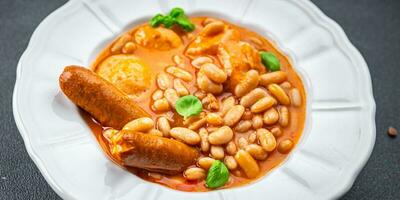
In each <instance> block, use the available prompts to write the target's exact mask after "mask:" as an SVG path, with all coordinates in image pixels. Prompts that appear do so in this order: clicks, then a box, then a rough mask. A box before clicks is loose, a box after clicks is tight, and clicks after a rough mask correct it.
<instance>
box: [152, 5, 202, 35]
mask: <svg viewBox="0 0 400 200" xmlns="http://www.w3.org/2000/svg"><path fill="white" fill-rule="evenodd" d="M149 24H150V25H151V26H152V27H158V26H159V25H161V24H163V25H164V27H165V28H171V27H172V26H174V25H178V26H180V27H181V28H182V29H183V30H184V31H186V32H191V31H193V30H194V29H195V28H196V26H195V25H194V24H193V23H192V22H191V21H190V20H189V18H187V16H186V15H185V11H184V10H183V9H182V8H178V7H176V8H173V9H172V10H171V11H170V12H169V15H166V16H163V15H162V14H157V15H156V16H154V17H153V18H151V20H150V22H149Z"/></svg>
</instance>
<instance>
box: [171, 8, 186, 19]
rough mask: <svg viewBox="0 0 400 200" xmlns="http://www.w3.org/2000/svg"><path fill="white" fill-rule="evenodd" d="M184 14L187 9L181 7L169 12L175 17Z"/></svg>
mask: <svg viewBox="0 0 400 200" xmlns="http://www.w3.org/2000/svg"><path fill="white" fill-rule="evenodd" d="M184 15H185V11H184V10H183V9H182V8H179V7H176V8H173V9H172V10H171V12H169V16H171V17H173V18H177V17H180V16H184Z"/></svg>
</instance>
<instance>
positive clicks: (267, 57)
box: [260, 51, 281, 72]
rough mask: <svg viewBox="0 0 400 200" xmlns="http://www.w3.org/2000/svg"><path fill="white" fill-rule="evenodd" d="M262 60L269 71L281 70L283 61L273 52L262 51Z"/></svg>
mask: <svg viewBox="0 0 400 200" xmlns="http://www.w3.org/2000/svg"><path fill="white" fill-rule="evenodd" d="M260 57H261V62H262V63H263V65H264V66H265V67H267V68H268V69H269V71H272V72H274V71H279V70H280V69H281V63H280V62H279V59H278V58H277V57H276V56H275V55H274V54H273V53H271V52H266V51H261V52H260Z"/></svg>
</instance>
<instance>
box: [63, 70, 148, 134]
mask: <svg viewBox="0 0 400 200" xmlns="http://www.w3.org/2000/svg"><path fill="white" fill-rule="evenodd" d="M59 83H60V87H61V90H62V91H63V92H64V94H65V95H66V96H67V97H68V98H69V99H70V100H71V101H72V102H74V103H75V104H76V105H78V106H79V107H81V108H82V109H83V110H85V111H86V112H88V113H89V114H90V115H92V116H93V117H94V118H95V119H96V120H98V121H99V122H100V123H101V124H102V125H103V126H108V127H113V128H115V129H118V130H120V129H121V128H122V127H123V126H124V125H125V124H126V123H128V122H129V121H131V120H133V119H136V118H140V117H149V114H148V113H146V112H145V111H144V110H143V109H142V108H140V107H139V106H138V105H136V104H135V103H134V102H132V100H130V99H128V97H127V96H126V95H125V94H124V93H123V92H121V91H120V90H119V89H117V88H116V87H115V86H114V85H112V84H111V83H110V82H108V81H106V80H105V79H103V78H101V77H100V76H98V75H97V74H95V73H94V72H92V71H91V70H89V69H86V68H84V67H79V66H68V67H65V69H64V71H63V73H62V74H61V75H60V78H59Z"/></svg>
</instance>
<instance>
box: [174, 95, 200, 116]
mask: <svg viewBox="0 0 400 200" xmlns="http://www.w3.org/2000/svg"><path fill="white" fill-rule="evenodd" d="M175 109H176V112H178V114H180V115H181V116H183V117H185V118H187V117H190V116H194V115H198V114H199V113H200V112H201V111H203V105H202V104H201V101H200V100H199V98H197V97H196V96H193V95H187V96H184V97H181V98H179V99H178V101H176V104H175Z"/></svg>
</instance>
